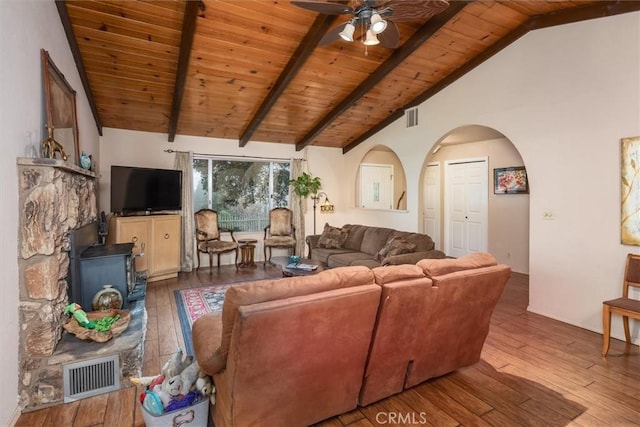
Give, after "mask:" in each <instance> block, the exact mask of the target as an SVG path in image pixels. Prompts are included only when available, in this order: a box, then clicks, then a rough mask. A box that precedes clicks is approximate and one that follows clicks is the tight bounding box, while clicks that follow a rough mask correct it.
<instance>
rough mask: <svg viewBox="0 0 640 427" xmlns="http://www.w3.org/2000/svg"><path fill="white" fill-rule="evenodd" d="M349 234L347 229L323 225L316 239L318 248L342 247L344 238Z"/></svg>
mask: <svg viewBox="0 0 640 427" xmlns="http://www.w3.org/2000/svg"><path fill="white" fill-rule="evenodd" d="M348 235H349V230H343V229H342V228H338V227H332V226H330V225H329V224H326V223H325V225H324V230H323V231H322V234H321V235H320V239H318V245H317V247H318V248H325V249H340V248H342V247H343V245H344V242H345V240H347V237H348Z"/></svg>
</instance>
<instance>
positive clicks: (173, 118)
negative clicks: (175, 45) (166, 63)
mask: <svg viewBox="0 0 640 427" xmlns="http://www.w3.org/2000/svg"><path fill="white" fill-rule="evenodd" d="M201 5H202V7H204V4H203V3H202V2H201V1H200V0H188V1H187V2H186V4H185V6H184V19H183V20H182V35H181V39H180V53H179V54H178V69H177V71H176V82H175V84H174V87H173V101H172V102H171V114H170V116H169V132H168V133H169V142H173V141H174V140H175V139H176V130H177V129H178V120H179V119H180V107H181V105H182V98H183V97H184V86H185V83H186V81H187V71H188V68H189V58H190V57H191V47H192V46H193V35H194V34H195V32H196V20H197V18H198V10H199V9H200V7H201Z"/></svg>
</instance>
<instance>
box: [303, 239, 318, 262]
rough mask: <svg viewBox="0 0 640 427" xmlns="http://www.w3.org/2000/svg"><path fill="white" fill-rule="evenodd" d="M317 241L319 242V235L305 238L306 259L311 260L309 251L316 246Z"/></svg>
mask: <svg viewBox="0 0 640 427" xmlns="http://www.w3.org/2000/svg"><path fill="white" fill-rule="evenodd" d="M318 240H320V234H311V235H309V236H307V237H306V238H305V241H306V242H307V245H308V246H309V255H307V258H311V251H312V250H313V248H315V247H316V246H317V245H318Z"/></svg>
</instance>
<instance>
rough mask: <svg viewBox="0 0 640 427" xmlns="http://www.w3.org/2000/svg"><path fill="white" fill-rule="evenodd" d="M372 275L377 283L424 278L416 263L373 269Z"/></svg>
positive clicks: (384, 283)
mask: <svg viewBox="0 0 640 427" xmlns="http://www.w3.org/2000/svg"><path fill="white" fill-rule="evenodd" d="M373 276H374V277H375V280H376V283H377V284H378V285H386V284H388V283H393V282H399V281H403V280H412V279H420V278H424V277H425V276H424V271H423V270H422V269H421V268H420V267H418V266H417V265H390V266H387V267H377V268H374V269H373Z"/></svg>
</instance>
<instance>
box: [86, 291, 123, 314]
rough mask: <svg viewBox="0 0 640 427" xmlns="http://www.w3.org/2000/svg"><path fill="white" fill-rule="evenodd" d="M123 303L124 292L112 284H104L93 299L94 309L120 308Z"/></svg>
mask: <svg viewBox="0 0 640 427" xmlns="http://www.w3.org/2000/svg"><path fill="white" fill-rule="evenodd" d="M122 304H123V300H122V294H121V293H120V291H119V290H117V289H116V288H114V287H113V286H112V285H104V286H103V287H102V289H100V290H99V291H98V292H96V294H95V295H94V296H93V299H92V300H91V308H93V311H100V310H120V309H121V308H122Z"/></svg>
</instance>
